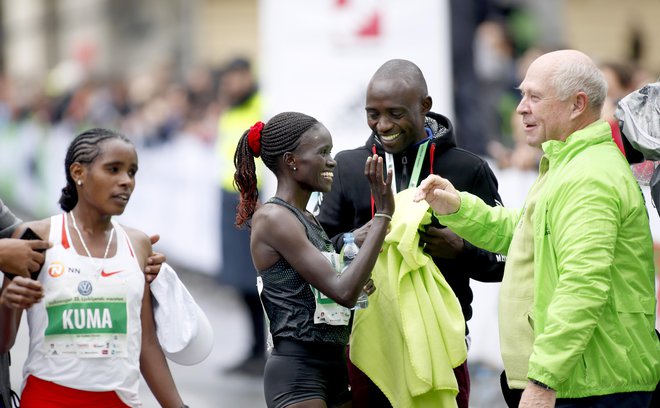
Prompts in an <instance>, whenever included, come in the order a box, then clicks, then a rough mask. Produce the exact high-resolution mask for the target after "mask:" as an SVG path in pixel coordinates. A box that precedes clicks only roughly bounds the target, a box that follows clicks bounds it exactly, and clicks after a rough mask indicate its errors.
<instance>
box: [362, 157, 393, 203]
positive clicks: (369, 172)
mask: <svg viewBox="0 0 660 408" xmlns="http://www.w3.org/2000/svg"><path fill="white" fill-rule="evenodd" d="M364 175H365V176H367V178H368V179H369V185H370V186H371V196H372V197H373V198H374V204H375V207H376V212H378V213H384V214H387V215H392V214H394V193H393V192H392V170H388V171H387V180H383V158H382V157H379V156H378V155H377V154H374V155H373V156H371V157H368V158H367V162H366V163H365V165H364Z"/></svg>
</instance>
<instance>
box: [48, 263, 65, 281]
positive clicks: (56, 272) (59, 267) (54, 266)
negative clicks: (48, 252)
mask: <svg viewBox="0 0 660 408" xmlns="http://www.w3.org/2000/svg"><path fill="white" fill-rule="evenodd" d="M63 273H64V265H63V264H62V263H61V262H53V263H51V264H50V265H49V266H48V275H50V276H52V277H53V278H59V277H60V276H62V274H63Z"/></svg>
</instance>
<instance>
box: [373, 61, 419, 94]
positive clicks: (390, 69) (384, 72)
mask: <svg viewBox="0 0 660 408" xmlns="http://www.w3.org/2000/svg"><path fill="white" fill-rule="evenodd" d="M390 80H399V81H403V82H404V83H405V84H406V86H407V87H410V88H412V89H415V90H416V91H417V92H418V93H419V95H420V97H422V98H424V97H426V96H427V95H428V93H429V91H428V87H427V86H426V79H424V74H422V71H421V70H420V69H419V67H418V66H417V65H415V64H414V63H412V62H410V61H408V60H404V59H392V60H389V61H387V62H386V63H384V64H383V65H381V67H380V68H378V70H377V71H376V72H375V73H374V75H373V76H372V77H371V81H370V82H369V83H370V84H371V83H373V82H376V81H390Z"/></svg>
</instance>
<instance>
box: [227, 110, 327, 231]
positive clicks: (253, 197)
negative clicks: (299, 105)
mask: <svg viewBox="0 0 660 408" xmlns="http://www.w3.org/2000/svg"><path fill="white" fill-rule="evenodd" d="M260 123H261V122H257V123H256V124H255V125H254V126H252V127H251V128H250V129H249V130H246V131H245V132H244V133H243V136H241V139H240V140H239V142H238V145H237V146H236V153H235V154H234V166H235V167H236V172H235V173H234V186H235V187H236V189H237V190H238V191H239V193H240V195H241V199H240V202H239V203H238V206H237V207H236V227H241V226H242V225H243V224H244V223H245V222H246V221H247V220H249V219H250V218H251V217H252V215H253V214H254V212H255V211H256V210H257V201H258V199H259V191H258V190H257V174H256V166H255V162H254V158H255V156H256V157H258V155H261V160H263V162H264V164H265V165H266V167H268V169H270V170H271V171H272V172H273V173H275V174H276V175H277V174H278V173H279V162H278V160H279V158H280V157H281V156H282V155H284V153H286V152H292V151H293V150H295V149H296V147H298V144H299V143H300V138H301V137H302V135H303V134H304V133H305V132H307V131H308V130H309V129H311V128H312V127H314V126H315V125H317V124H318V123H319V121H318V120H316V119H314V118H313V117H311V116H309V115H305V114H304V113H299V112H283V113H279V114H277V115H275V116H273V117H272V118H271V119H270V120H269V121H268V123H266V125H265V126H263V128H262V127H261V125H259V124H260ZM255 132H258V133H259V134H260V136H261V137H260V138H258V139H259V143H258V144H257V142H256V140H257V135H256V133H255Z"/></svg>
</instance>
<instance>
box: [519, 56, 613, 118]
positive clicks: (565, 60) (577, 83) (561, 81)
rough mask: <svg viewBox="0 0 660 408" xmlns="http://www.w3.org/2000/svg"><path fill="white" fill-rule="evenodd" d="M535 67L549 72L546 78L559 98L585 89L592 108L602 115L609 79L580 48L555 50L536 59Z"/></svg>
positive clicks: (566, 97)
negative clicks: (607, 79)
mask: <svg viewBox="0 0 660 408" xmlns="http://www.w3.org/2000/svg"><path fill="white" fill-rule="evenodd" d="M534 66H536V68H537V69H539V67H541V68H540V69H543V70H545V71H546V72H547V75H548V76H547V78H548V80H549V81H550V83H551V85H552V86H553V87H554V89H555V91H556V93H557V97H558V98H559V99H560V100H566V99H568V98H569V97H570V96H572V95H574V94H576V93H578V92H584V93H585V94H586V95H587V99H588V103H589V107H590V110H591V111H592V112H594V113H597V114H598V115H599V116H600V111H601V109H602V107H603V103H604V101H605V97H606V96H607V81H606V80H605V76H604V75H603V73H602V71H601V70H600V69H599V68H598V66H597V65H596V64H595V63H594V61H593V60H592V59H591V58H589V56H587V55H586V54H584V53H582V52H580V51H577V50H559V51H553V52H549V53H547V54H543V55H541V56H540V57H538V58H537V59H536V60H534V62H532V64H531V65H530V69H532V67H534Z"/></svg>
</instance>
